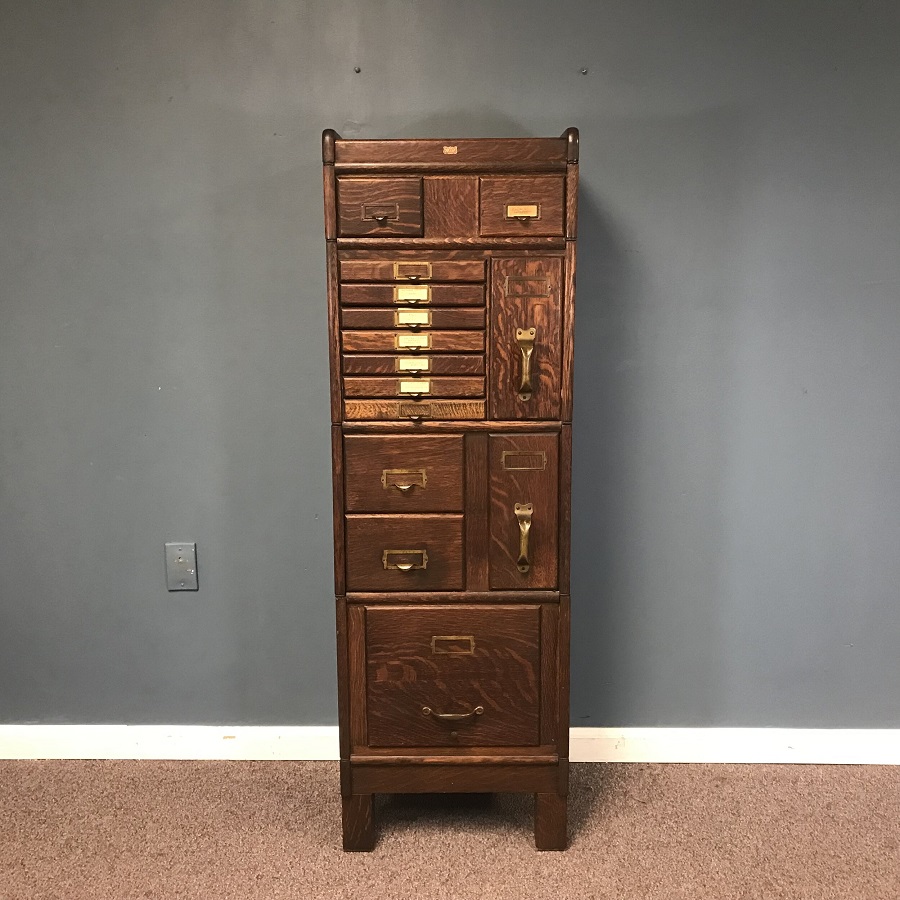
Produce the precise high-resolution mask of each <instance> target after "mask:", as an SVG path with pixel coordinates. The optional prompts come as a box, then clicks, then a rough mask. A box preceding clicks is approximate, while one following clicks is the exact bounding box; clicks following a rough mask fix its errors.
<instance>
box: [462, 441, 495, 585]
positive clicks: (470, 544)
mask: <svg viewBox="0 0 900 900" xmlns="http://www.w3.org/2000/svg"><path fill="white" fill-rule="evenodd" d="M465 441H466V445H465V446H466V589H467V590H469V591H486V590H488V588H489V587H490V584H489V581H488V554H487V552H486V548H487V547H488V546H489V542H490V524H489V520H488V511H489V507H488V484H489V475H488V436H487V435H486V434H467V435H466V438H465Z"/></svg>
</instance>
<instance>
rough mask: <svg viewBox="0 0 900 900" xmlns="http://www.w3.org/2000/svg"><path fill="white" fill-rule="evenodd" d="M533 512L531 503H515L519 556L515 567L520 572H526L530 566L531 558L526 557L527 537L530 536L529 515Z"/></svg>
mask: <svg viewBox="0 0 900 900" xmlns="http://www.w3.org/2000/svg"><path fill="white" fill-rule="evenodd" d="M533 513H534V505H533V504H531V503H517V504H516V519H517V520H518V522H519V558H518V559H517V560H516V568H517V569H518V570H519V571H520V572H527V571H528V570H529V569H530V568H531V560H530V559H529V557H528V538H529V537H530V536H531V516H532V514H533Z"/></svg>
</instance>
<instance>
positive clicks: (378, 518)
mask: <svg viewBox="0 0 900 900" xmlns="http://www.w3.org/2000/svg"><path fill="white" fill-rule="evenodd" d="M322 159H323V164H324V168H323V189H324V199H325V237H326V245H327V263H328V270H327V275H328V280H327V287H328V308H329V335H330V364H331V407H332V422H333V425H334V431H333V452H332V467H333V473H334V535H335V593H336V610H337V660H338V715H339V723H340V732H341V741H340V750H341V766H340V773H341V779H340V784H341V794H342V797H343V822H344V825H343V827H344V846H345V848H346V849H353V850H363V849H370V848H371V847H373V846H374V843H375V839H376V838H375V828H374V824H373V821H372V794H373V793H376V792H384V791H403V792H420V791H492V790H511V791H525V792H529V793H532V794H534V795H535V842H536V844H537V846H538V847H540V848H542V849H555V848H562V847H564V846H565V842H566V794H567V792H568V752H569V748H568V725H569V722H568V718H569V710H568V704H569V628H570V599H569V594H568V592H569V555H570V533H569V519H570V507H571V500H570V480H571V428H570V425H569V422H570V420H571V415H572V374H573V356H572V340H573V329H574V306H573V296H574V289H575V236H576V229H577V184H578V165H577V162H578V132H577V131H576V130H575V129H568V130H567V131H565V132H564V133H563V134H562V135H561V136H560V137H559V138H540V139H521V138H512V139H510V138H507V139H497V140H482V139H465V140H448V141H441V140H424V141H423V140H399V141H398V140H390V141H355V140H346V141H345V140H343V139H342V138H340V136H339V135H337V134H336V133H335V132H333V131H326V132H325V133H324V134H323V137H322ZM517 207H518V208H517ZM532 207H533V208H532ZM531 327H534V328H535V329H536V332H535V346H534V351H533V353H532V355H531V389H530V395H529V391H528V390H527V389H525V388H523V386H522V384H521V380H522V373H523V362H524V358H523V346H524V345H520V343H519V342H517V340H516V329H517V328H522V329H528V328H531ZM524 336H525V335H523V337H524ZM516 503H528V504H531V506H530V510H531V518H530V522H529V525H530V528H529V530H528V559H527V565H524V564H523V563H524V562H525V561H524V560H523V559H521V558H520V557H521V554H522V548H521V545H520V541H521V535H522V532H521V530H520V524H519V517H517V516H516V514H515V504H516ZM526 511H527V510H526V508H525V507H522V508H521V509H520V512H521V513H523V514H524V513H525V512H526ZM524 521H525V520H524V519H523V522H524ZM385 551H393V552H389V553H385ZM348 591H349V593H348ZM425 707H428V709H429V712H428V713H427V714H426V713H425V712H423V709H424V708H425ZM476 707H478V708H480V709H478V710H477V711H476ZM447 714H449V715H450V716H454V715H455V716H458V717H459V718H455V719H454V718H449V719H448V718H447V717H446V716H447Z"/></svg>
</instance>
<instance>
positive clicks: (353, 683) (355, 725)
mask: <svg viewBox="0 0 900 900" xmlns="http://www.w3.org/2000/svg"><path fill="white" fill-rule="evenodd" d="M347 675H348V678H347V681H348V682H349V688H348V696H349V699H350V743H351V745H352V746H353V747H362V746H365V745H366V744H367V743H368V742H369V736H368V729H367V727H366V610H365V607H363V606H358V605H356V604H352V605H349V606H348V607H347Z"/></svg>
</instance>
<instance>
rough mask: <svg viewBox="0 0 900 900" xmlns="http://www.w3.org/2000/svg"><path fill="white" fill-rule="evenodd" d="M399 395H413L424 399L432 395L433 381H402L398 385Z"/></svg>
mask: <svg viewBox="0 0 900 900" xmlns="http://www.w3.org/2000/svg"><path fill="white" fill-rule="evenodd" d="M398 387H399V388H400V390H399V391H398V392H397V393H399V394H411V395H414V396H416V397H424V396H426V395H427V394H430V393H431V381H430V380H429V379H428V378H416V379H410V380H408V381H404V380H402V379H401V381H400V384H399V385H398Z"/></svg>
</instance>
